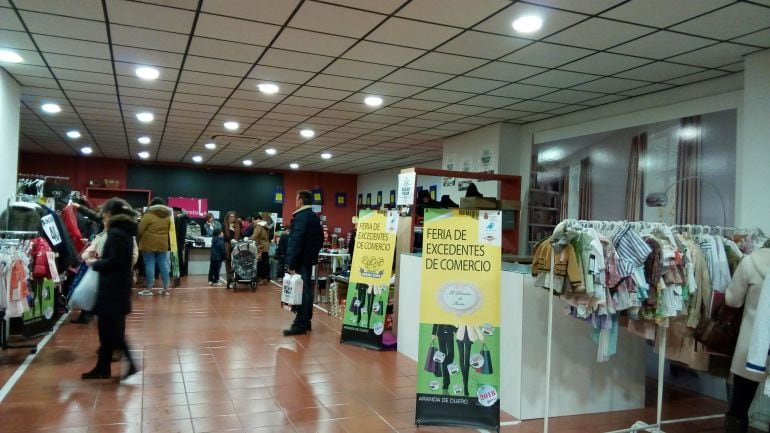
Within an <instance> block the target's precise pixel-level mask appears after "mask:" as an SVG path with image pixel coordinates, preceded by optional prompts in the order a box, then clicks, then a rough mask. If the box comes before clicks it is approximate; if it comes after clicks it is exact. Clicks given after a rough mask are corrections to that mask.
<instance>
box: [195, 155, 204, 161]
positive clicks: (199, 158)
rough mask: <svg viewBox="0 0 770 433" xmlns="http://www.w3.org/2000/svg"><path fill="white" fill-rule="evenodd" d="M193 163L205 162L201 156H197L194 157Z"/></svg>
mask: <svg viewBox="0 0 770 433" xmlns="http://www.w3.org/2000/svg"><path fill="white" fill-rule="evenodd" d="M192 160H193V162H201V161H203V157H202V156H200V155H195V156H193V157H192Z"/></svg>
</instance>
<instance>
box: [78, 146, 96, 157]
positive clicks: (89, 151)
mask: <svg viewBox="0 0 770 433" xmlns="http://www.w3.org/2000/svg"><path fill="white" fill-rule="evenodd" d="M80 153H82V154H83V155H90V154H92V153H94V150H93V149H91V147H90V146H85V147H81V148H80Z"/></svg>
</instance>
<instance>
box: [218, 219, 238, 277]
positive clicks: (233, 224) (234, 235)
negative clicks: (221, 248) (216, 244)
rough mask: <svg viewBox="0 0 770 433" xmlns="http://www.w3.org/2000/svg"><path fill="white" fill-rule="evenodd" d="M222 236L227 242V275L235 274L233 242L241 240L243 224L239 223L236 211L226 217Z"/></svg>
mask: <svg viewBox="0 0 770 433" xmlns="http://www.w3.org/2000/svg"><path fill="white" fill-rule="evenodd" d="M222 236H223V238H224V241H225V269H226V270H227V275H231V274H232V273H233V263H232V257H230V252H231V251H232V247H233V244H232V242H233V241H236V242H237V241H239V240H241V239H242V238H241V223H240V222H238V214H237V213H235V212H234V211H230V212H228V213H227V214H226V215H225V223H224V224H222Z"/></svg>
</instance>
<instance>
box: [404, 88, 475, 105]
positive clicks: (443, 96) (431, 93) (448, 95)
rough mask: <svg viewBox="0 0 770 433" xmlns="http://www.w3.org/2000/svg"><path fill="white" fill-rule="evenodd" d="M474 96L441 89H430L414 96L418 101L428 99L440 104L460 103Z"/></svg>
mask: <svg viewBox="0 0 770 433" xmlns="http://www.w3.org/2000/svg"><path fill="white" fill-rule="evenodd" d="M472 96H474V94H473V93H465V92H453V91H450V90H441V89H428V90H426V91H424V92H422V93H418V94H417V95H414V97H415V98H416V99H426V100H428V101H439V102H458V101H462V100H463V99H468V98H470V97H472Z"/></svg>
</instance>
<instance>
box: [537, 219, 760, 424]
mask: <svg viewBox="0 0 770 433" xmlns="http://www.w3.org/2000/svg"><path fill="white" fill-rule="evenodd" d="M563 223H566V224H567V228H568V227H571V226H579V227H582V228H593V229H596V230H598V231H601V232H605V233H606V231H608V230H609V231H611V232H612V233H614V232H615V231H616V230H619V229H621V228H623V227H625V226H630V227H631V228H632V229H633V230H635V231H637V232H638V231H641V230H645V229H655V228H663V227H667V228H670V229H672V230H674V231H678V232H690V233H702V234H711V233H712V231H714V232H715V234H719V235H721V234H722V233H727V232H728V231H733V232H739V233H746V234H759V235H762V236H764V233H763V232H762V230H761V229H759V228H744V227H720V226H704V225H674V226H672V225H668V224H664V223H655V222H643V221H637V222H629V221H596V220H593V221H586V220H574V219H569V220H564V221H563ZM554 254H555V253H554ZM552 256H553V254H552ZM553 268H554V267H553V266H551V269H550V271H551V272H553ZM550 286H551V287H549V290H548V291H549V295H550V296H549V297H548V328H547V336H546V357H545V358H546V360H545V362H546V370H545V408H544V409H545V414H544V417H543V433H548V431H549V430H548V422H549V406H550V391H551V364H552V359H551V356H552V346H553V302H554V301H553V299H554V287H553V284H551V285H550ZM661 328H663V330H662V332H660V338H658V379H657V385H658V389H657V403H656V414H655V415H656V416H655V423H654V424H648V423H645V422H642V421H637V422H635V423H634V424H633V425H632V426H631V427H630V428H627V429H622V430H613V431H610V432H606V433H634V432H642V431H645V432H654V433H664V432H663V431H662V430H660V428H661V427H662V426H664V425H668V424H678V423H686V422H693V421H703V420H709V419H716V418H723V417H724V414H718V415H707V416H698V417H690V418H678V419H671V420H663V419H662V411H663V386H664V373H663V370H664V367H665V360H666V340H667V334H668V331H667V330H668V319H666V321H665V322H663V323H661V324H659V325H658V329H661Z"/></svg>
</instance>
